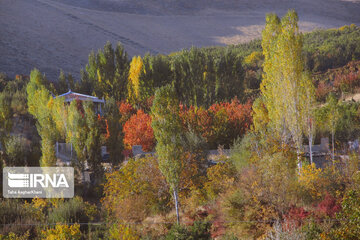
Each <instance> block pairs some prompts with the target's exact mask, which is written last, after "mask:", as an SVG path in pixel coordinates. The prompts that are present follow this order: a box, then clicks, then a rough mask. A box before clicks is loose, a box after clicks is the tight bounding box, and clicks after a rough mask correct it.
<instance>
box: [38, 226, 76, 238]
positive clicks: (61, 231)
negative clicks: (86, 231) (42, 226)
mask: <svg viewBox="0 0 360 240" xmlns="http://www.w3.org/2000/svg"><path fill="white" fill-rule="evenodd" d="M41 239H44V240H68V239H71V240H80V239H81V232H80V225H79V224H74V225H71V226H69V225H64V224H58V225H56V226H55V228H48V229H46V230H43V231H42V232H41Z"/></svg>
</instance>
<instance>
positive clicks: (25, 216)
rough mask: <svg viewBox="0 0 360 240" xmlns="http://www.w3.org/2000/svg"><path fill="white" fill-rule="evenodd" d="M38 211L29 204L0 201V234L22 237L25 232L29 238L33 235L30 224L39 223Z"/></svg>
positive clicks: (13, 200)
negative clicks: (28, 234)
mask: <svg viewBox="0 0 360 240" xmlns="http://www.w3.org/2000/svg"><path fill="white" fill-rule="evenodd" d="M39 214H41V212H40V213H39V210H38V209H36V208H34V207H33V206H32V205H31V204H24V203H22V202H21V201H19V200H17V199H2V200H0V224H1V228H0V234H3V235H8V234H9V233H11V232H12V233H13V234H15V235H24V234H25V233H26V232H28V233H30V235H31V236H33V235H34V234H35V227H34V226H33V225H31V224H36V223H39V222H40V220H41V219H42V217H41V218H40V219H39Z"/></svg>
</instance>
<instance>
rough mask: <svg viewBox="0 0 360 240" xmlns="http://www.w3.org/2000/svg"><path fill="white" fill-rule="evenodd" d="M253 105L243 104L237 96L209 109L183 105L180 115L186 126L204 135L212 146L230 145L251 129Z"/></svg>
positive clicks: (249, 103)
mask: <svg viewBox="0 0 360 240" xmlns="http://www.w3.org/2000/svg"><path fill="white" fill-rule="evenodd" d="M251 106H252V103H251V102H247V103H246V104H241V103H240V102H239V100H238V99H237V98H235V99H233V100H232V101H231V102H223V103H216V104H213V105H212V106H210V107H209V109H207V110H206V109H203V108H201V107H200V108H196V107H193V106H191V107H189V108H188V107H185V106H181V111H180V117H181V118H182V121H183V124H184V126H185V127H186V128H190V129H191V130H192V131H195V132H196V133H198V134H200V135H202V136H203V137H204V138H205V140H206V142H207V143H208V144H209V146H210V147H211V148H217V146H218V145H225V146H226V147H229V146H230V145H231V144H232V143H233V141H234V140H235V139H236V138H237V137H241V136H243V135H244V134H245V133H246V131H247V130H248V129H249V127H250V125H251V123H252V117H251V112H252V110H251Z"/></svg>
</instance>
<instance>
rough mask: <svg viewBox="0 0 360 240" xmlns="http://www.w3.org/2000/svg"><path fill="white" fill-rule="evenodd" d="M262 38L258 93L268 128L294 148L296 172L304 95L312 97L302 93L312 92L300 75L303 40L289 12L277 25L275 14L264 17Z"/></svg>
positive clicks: (309, 81) (307, 81) (300, 139)
mask: <svg viewBox="0 0 360 240" xmlns="http://www.w3.org/2000/svg"><path fill="white" fill-rule="evenodd" d="M262 37H263V39H262V47H263V54H264V57H265V61H264V73H263V82H262V84H261V86H260V89H261V93H262V95H263V97H264V98H263V99H264V104H265V106H266V108H267V110H268V114H269V120H270V122H269V124H270V127H272V128H273V129H274V130H275V133H277V134H278V136H279V137H280V139H281V141H282V143H283V144H286V143H290V142H291V143H293V144H294V146H295V148H296V151H297V156H298V162H297V164H298V168H299V171H300V169H301V159H300V157H301V155H300V153H301V149H302V140H303V133H304V122H306V121H304V109H305V106H304V105H306V103H305V102H304V101H303V100H304V99H305V98H306V94H313V93H312V91H308V90H306V89H307V88H312V82H311V79H310V78H309V77H305V75H304V61H303V56H302V45H303V37H302V34H301V33H300V32H299V27H298V16H297V13H296V12H295V11H294V10H290V11H289V12H288V13H287V14H286V15H285V16H284V17H283V18H282V19H281V21H280V19H279V18H278V17H277V16H276V15H275V14H269V15H267V16H266V26H265V29H264V31H263V33H262Z"/></svg>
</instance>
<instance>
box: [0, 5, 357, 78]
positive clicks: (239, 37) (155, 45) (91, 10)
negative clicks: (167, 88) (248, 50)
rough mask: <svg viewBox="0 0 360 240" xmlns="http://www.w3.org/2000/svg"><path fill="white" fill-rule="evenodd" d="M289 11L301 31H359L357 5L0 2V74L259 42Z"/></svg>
mask: <svg viewBox="0 0 360 240" xmlns="http://www.w3.org/2000/svg"><path fill="white" fill-rule="evenodd" d="M289 8H295V10H296V11H298V13H299V17H300V27H301V29H302V30H303V31H310V30H312V29H314V28H331V27H340V26H343V25H346V24H351V23H355V24H357V25H360V14H359V12H360V0H352V1H351V0H346V1H340V0H312V1H310V0H292V1H291V0H290V1H289V0H259V1H250V0H249V1H244V0H223V1H221V0H197V1H189V0H147V1H142V0H141V1H140V0H76V1H75V0H0V72H5V73H7V74H8V75H10V76H13V75H15V74H17V73H23V74H29V72H30V70H31V69H32V68H34V67H37V68H39V69H40V70H41V71H43V72H45V73H46V74H47V76H48V77H49V78H50V79H56V78H57V76H58V72H59V69H60V68H62V69H63V70H64V71H66V72H71V73H72V74H74V75H75V77H78V76H79V70H80V68H81V67H84V66H85V64H86V62H87V56H88V54H89V52H90V51H91V50H97V49H99V48H101V47H103V46H104V44H105V43H106V41H111V42H112V43H114V44H115V43H116V42H117V41H121V42H122V43H123V44H124V45H125V48H126V50H127V51H128V52H129V53H130V55H134V54H144V53H145V52H150V53H169V52H172V51H177V50H180V49H182V48H188V47H191V46H199V47H200V46H210V45H225V44H236V43H240V42H244V41H248V40H251V39H254V38H256V37H259V36H260V33H261V30H262V28H263V24H264V21H265V14H266V13H268V12H276V13H277V14H279V15H282V14H284V13H285V12H286V10H287V9H289Z"/></svg>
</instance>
